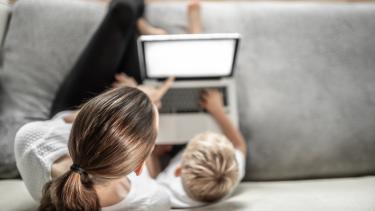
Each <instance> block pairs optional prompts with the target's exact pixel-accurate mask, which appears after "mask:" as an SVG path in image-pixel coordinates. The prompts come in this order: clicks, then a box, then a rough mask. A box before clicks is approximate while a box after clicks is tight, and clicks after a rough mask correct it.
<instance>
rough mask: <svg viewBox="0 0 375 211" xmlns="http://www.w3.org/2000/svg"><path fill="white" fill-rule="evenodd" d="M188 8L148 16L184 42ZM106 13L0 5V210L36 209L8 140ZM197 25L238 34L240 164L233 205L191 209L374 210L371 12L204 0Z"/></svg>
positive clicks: (68, 4) (57, 5) (365, 5)
mask: <svg viewBox="0 0 375 211" xmlns="http://www.w3.org/2000/svg"><path fill="white" fill-rule="evenodd" d="M185 10H186V2H184V1H176V2H174V1H164V2H163V1H158V2H153V3H150V4H149V6H148V7H147V10H146V18H147V19H148V20H149V21H150V22H151V23H152V24H154V25H156V26H159V27H163V28H165V29H166V30H167V31H168V32H169V33H184V31H185V29H186V11H185ZM4 14H5V15H4ZM8 14H11V16H10V21H9V25H8V26H6V25H7V24H3V23H8V21H5V19H3V18H6V19H8ZM104 14H105V6H104V5H103V4H98V3H95V2H90V1H80V0H53V1H51V0H19V1H17V3H16V4H15V5H13V6H12V7H9V8H7V7H6V6H5V5H4V4H0V17H1V19H0V33H1V34H0V38H1V37H2V36H4V38H5V39H4V43H3V44H2V45H1V46H2V47H1V52H3V53H2V54H1V58H0V61H2V62H1V63H0V64H1V66H0V178H2V179H1V180H0V210H7V211H8V210H9V211H11V210H35V209H36V208H37V205H38V204H37V202H34V201H33V200H32V198H31V197H30V195H29V193H28V192H27V189H26V188H25V186H24V184H23V182H22V179H20V178H19V175H18V172H17V169H16V167H15V160H14V152H13V141H14V135H15V133H16V131H17V130H18V128H19V127H21V126H22V125H23V124H25V123H27V122H30V121H33V120H36V119H46V118H48V113H49V109H50V107H51V102H52V100H53V97H54V94H55V93H56V90H57V88H58V86H59V84H60V83H61V82H62V80H63V78H64V76H65V75H66V74H67V72H68V71H69V69H70V68H71V67H72V65H73V64H74V62H75V61H76V59H77V57H78V56H79V53H80V52H81V51H82V49H83V48H84V46H85V45H86V43H87V42H88V40H89V38H90V36H91V35H92V33H94V31H95V29H96V27H97V26H98V24H99V23H100V20H101V19H102V17H103V15H104ZM202 20H203V25H204V32H206V33H211V32H238V33H240V34H241V36H242V39H241V45H240V51H239V56H238V60H237V65H236V71H235V79H236V86H237V95H238V111H239V121H240V122H239V125H240V129H241V131H242V133H243V134H244V136H245V138H246V139H247V141H248V151H249V155H248V157H247V170H246V176H245V179H244V181H243V182H241V184H240V185H239V187H238V188H237V189H236V191H235V192H234V193H233V196H231V197H230V198H228V199H226V200H224V201H221V202H218V203H215V204H212V205H209V206H205V207H202V208H196V209H191V210H219V211H226V210H233V211H237V210H238V211H239V210H243V211H245V210H246V211H248V210H356V211H357V210H363V211H373V210H375V83H374V82H375V36H374V34H375V4H374V3H371V2H359V3H346V2H324V3H322V2H311V1H310V2H295V1H293V2H252V1H207V2H203V3H202ZM1 24H3V25H1ZM2 26H3V27H2ZM2 31H4V33H2ZM187 210H189V209H187Z"/></svg>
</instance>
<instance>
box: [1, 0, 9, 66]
mask: <svg viewBox="0 0 375 211" xmlns="http://www.w3.org/2000/svg"><path fill="white" fill-rule="evenodd" d="M9 16H10V5H9V4H8V3H7V1H4V0H0V67H1V66H2V61H3V59H2V58H3V48H2V47H3V42H4V38H5V34H6V31H7V28H8V22H9Z"/></svg>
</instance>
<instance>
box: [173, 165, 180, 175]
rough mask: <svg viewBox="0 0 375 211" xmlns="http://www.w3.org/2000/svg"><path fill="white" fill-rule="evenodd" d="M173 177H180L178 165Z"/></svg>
mask: <svg viewBox="0 0 375 211" xmlns="http://www.w3.org/2000/svg"><path fill="white" fill-rule="evenodd" d="M174 175H175V176H176V177H180V176H181V166H180V165H178V166H177V167H176V170H175V172H174Z"/></svg>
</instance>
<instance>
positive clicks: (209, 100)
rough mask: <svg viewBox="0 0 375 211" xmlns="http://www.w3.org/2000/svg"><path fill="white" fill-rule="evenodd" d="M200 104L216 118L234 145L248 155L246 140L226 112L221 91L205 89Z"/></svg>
mask: <svg viewBox="0 0 375 211" xmlns="http://www.w3.org/2000/svg"><path fill="white" fill-rule="evenodd" d="M200 104H201V106H202V107H203V108H204V109H206V110H207V112H208V113H210V114H211V115H212V117H213V118H214V119H215V120H216V122H217V124H218V125H219V126H220V128H221V130H222V132H223V133H224V135H225V136H227V138H228V139H229V140H230V141H231V142H232V144H233V145H234V147H235V148H236V149H238V150H240V151H241V152H242V153H243V154H244V155H246V152H247V145H246V141H245V139H244V137H243V136H242V134H241V132H240V131H239V130H238V129H237V128H236V127H235V126H234V125H233V123H232V122H231V120H230V119H229V118H228V116H227V115H226V114H225V111H224V105H223V97H222V96H221V93H220V92H219V91H218V90H205V91H203V93H202V95H201V101H200Z"/></svg>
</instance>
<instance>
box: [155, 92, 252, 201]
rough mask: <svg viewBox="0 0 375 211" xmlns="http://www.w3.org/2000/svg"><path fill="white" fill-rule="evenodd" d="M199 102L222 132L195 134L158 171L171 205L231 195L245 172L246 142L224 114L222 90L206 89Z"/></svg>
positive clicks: (217, 199) (215, 199)
mask: <svg viewBox="0 0 375 211" xmlns="http://www.w3.org/2000/svg"><path fill="white" fill-rule="evenodd" d="M200 103H201V106H202V107H203V108H205V109H206V110H207V112H208V113H210V114H211V115H212V117H213V118H214V119H215V121H216V122H217V124H218V125H219V126H220V128H221V130H222V132H223V133H224V135H225V136H224V135H220V134H216V133H212V132H205V133H201V134H198V135H196V136H195V137H194V138H192V139H191V140H190V142H189V143H188V145H187V146H186V149H185V150H183V151H182V152H180V153H179V154H178V155H176V156H175V157H174V158H173V159H172V160H171V162H170V163H169V165H168V166H167V168H166V169H165V170H164V171H163V172H162V173H160V174H159V176H158V177H157V179H156V180H157V182H158V183H159V184H161V185H162V186H163V188H164V189H165V190H166V191H167V192H168V194H169V197H170V199H171V203H172V208H189V207H197V206H202V205H205V204H207V203H211V202H216V201H219V200H220V199H223V198H224V197H227V196H228V195H230V193H232V191H233V190H234V189H235V187H236V186H237V185H238V184H239V182H240V181H241V179H242V178H243V176H244V172H245V156H246V151H247V146H246V142H245V140H244V138H243V137H242V135H241V133H240V132H239V131H238V130H237V129H236V128H235V127H234V125H233V124H232V123H231V121H230V119H229V118H228V117H227V115H226V114H225V111H224V106H223V100H222V96H221V94H220V93H219V92H218V91H217V90H206V91H205V92H203V93H202V97H201V102H200Z"/></svg>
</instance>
